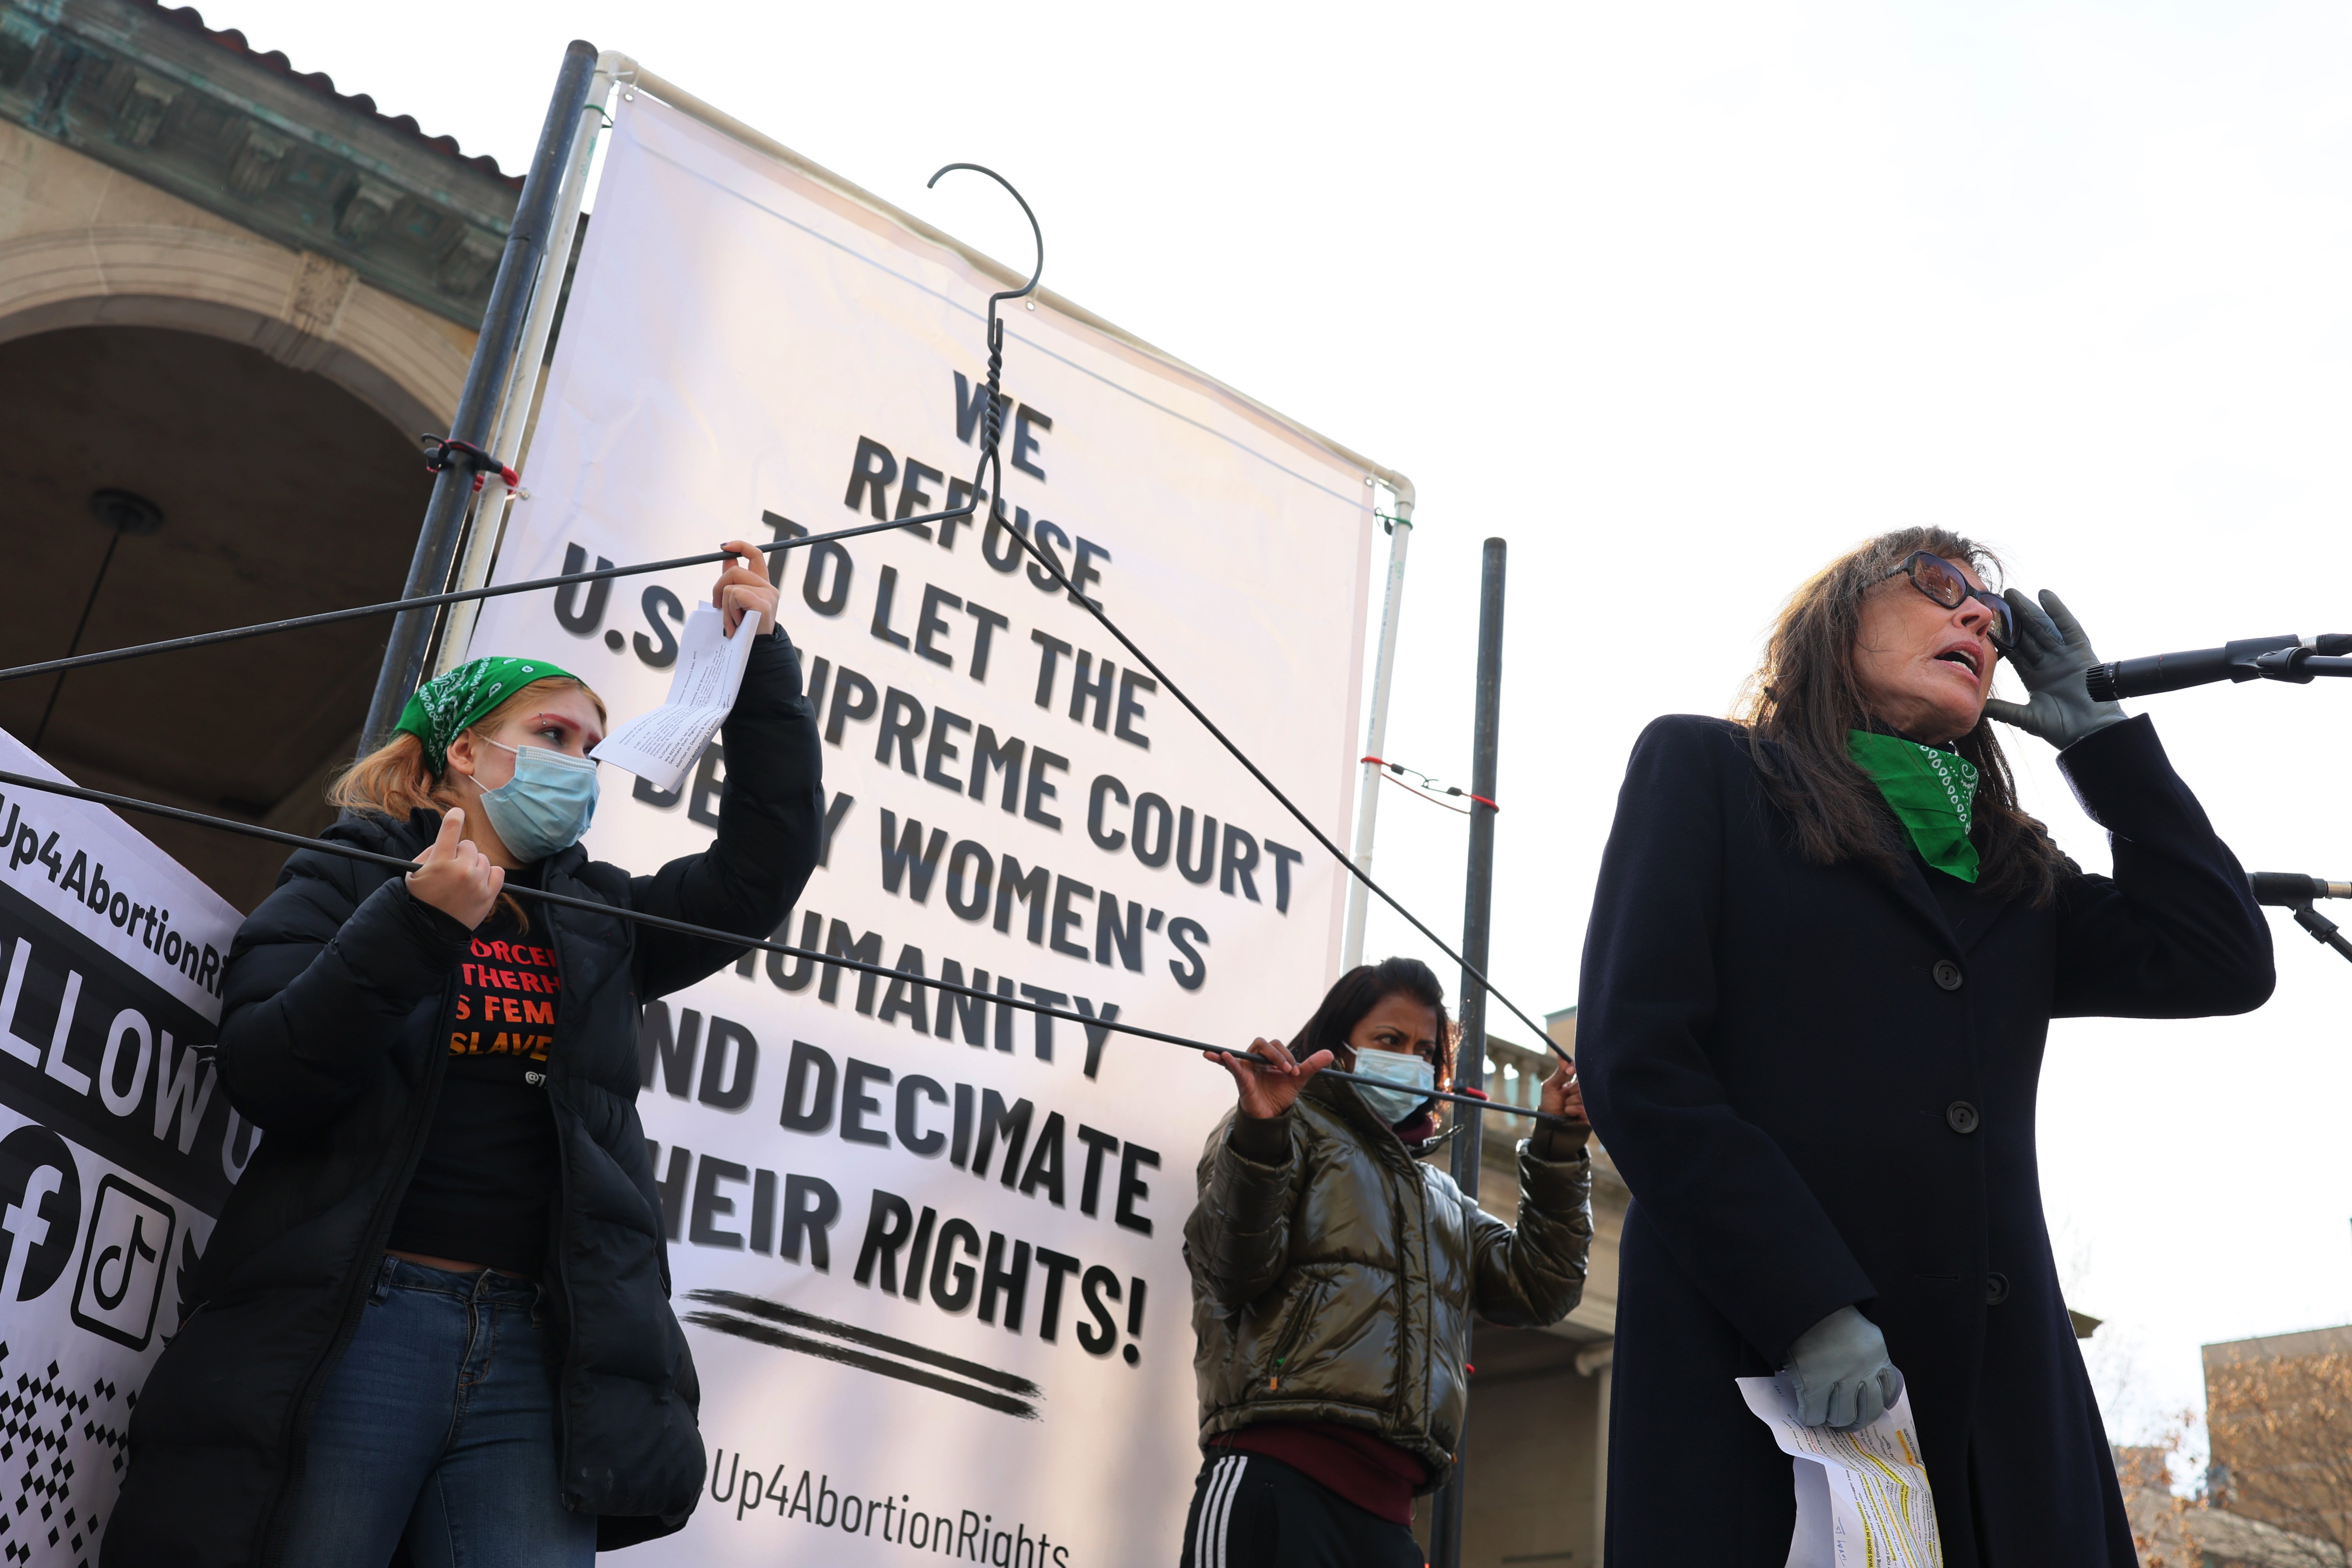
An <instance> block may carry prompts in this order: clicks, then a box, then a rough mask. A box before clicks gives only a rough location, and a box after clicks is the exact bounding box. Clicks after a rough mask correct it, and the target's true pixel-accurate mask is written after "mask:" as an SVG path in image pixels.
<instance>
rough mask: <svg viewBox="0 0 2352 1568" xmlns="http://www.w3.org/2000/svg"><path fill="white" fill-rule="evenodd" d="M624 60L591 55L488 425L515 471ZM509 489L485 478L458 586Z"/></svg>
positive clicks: (467, 614) (487, 561)
mask: <svg viewBox="0 0 2352 1568" xmlns="http://www.w3.org/2000/svg"><path fill="white" fill-rule="evenodd" d="M626 58H628V57H627V56H625V55H624V54H621V53H620V52H619V51H618V50H614V49H607V50H605V51H604V53H603V54H601V55H599V56H597V57H596V74H595V75H594V76H593V77H592V78H590V79H589V82H588V100H587V101H586V102H585V103H583V104H582V105H581V108H580V125H579V129H578V131H577V132H576V133H575V134H574V137H573V140H572V154H571V162H570V164H569V166H568V167H567V168H566V169H565V171H564V174H563V192H562V195H561V196H559V197H558V198H557V199H556V203H555V221H554V223H553V225H552V226H551V227H550V229H549V232H548V237H547V259H546V260H545V261H544V262H543V263H541V267H540V272H539V281H538V283H537V284H536V285H535V286H534V287H533V288H532V289H531V295H530V314H529V315H528V316H526V317H525V318H524V319H523V329H522V347H521V348H520V350H519V351H517V353H516V354H515V363H514V371H513V374H511V375H509V377H508V380H507V386H506V393H505V395H504V396H503V397H502V398H501V399H500V400H499V414H498V418H497V420H496V421H495V422H494V423H493V425H492V426H491V429H492V431H493V434H492V436H491V439H490V448H489V449H490V450H491V451H493V452H495V453H497V454H498V455H499V458H500V459H501V460H503V461H505V462H507V463H509V464H510V465H512V466H513V467H515V468H521V467H522V463H523V454H524V450H525V447H526V444H527V443H528V442H529V440H530V429H531V426H532V424H533V422H534V416H535V415H536V413H537V410H538V403H539V384H540V371H541V366H542V363H544V361H545V360H546V358H547V341H548V339H549V338H550V337H551V336H552V335H553V333H554V330H555V310H556V307H557V306H558V305H560V304H561V303H562V300H563V275H564V273H565V272H566V271H568V270H569V269H570V268H571V265H572V252H573V250H575V249H576V248H578V246H579V241H580V208H581V207H582V205H583V204H584V203H585V202H586V200H587V195H588V165H589V164H590V163H593V162H594V161H595V157H596V138H597V132H599V131H601V130H602V129H603V128H604V100H606V99H607V98H608V97H610V96H611V94H612V90H613V76H614V71H615V70H616V69H617V68H618V67H619V63H620V62H621V61H623V60H625V59H626ZM511 494H512V492H511V491H509V489H507V485H506V481H505V480H504V479H500V478H499V476H498V475H496V474H489V475H486V476H484V479H483V482H482V494H481V500H479V502H478V504H477V505H476V506H475V508H474V525H473V526H472V527H471V528H470V529H468V530H467V531H466V544H465V550H464V553H463V554H462V555H461V556H460V557H459V559H458V562H457V586H458V587H460V588H478V587H480V586H481V585H482V584H485V583H487V582H488V581H489V580H490V565H491V563H492V562H493V561H495V560H496V559H497V557H498V550H499V536H500V535H501V534H503V533H504V532H505V531H506V512H507V505H508V501H509V498H510V496H511ZM481 608H482V607H481V605H479V604H477V603H471V602H468V603H467V604H462V605H450V606H449V614H448V618H447V620H446V621H445V622H444V623H443V629H442V633H441V651H440V653H439V655H438V656H437V657H436V658H435V659H434V670H433V672H434V673H435V674H436V675H438V674H440V673H442V672H443V671H444V670H447V669H452V668H456V667H457V665H458V664H460V663H462V662H463V661H464V659H465V658H466V654H467V645H468V644H469V643H471V641H472V640H473V635H474V622H475V619H476V617H478V616H479V615H480V614H481Z"/></svg>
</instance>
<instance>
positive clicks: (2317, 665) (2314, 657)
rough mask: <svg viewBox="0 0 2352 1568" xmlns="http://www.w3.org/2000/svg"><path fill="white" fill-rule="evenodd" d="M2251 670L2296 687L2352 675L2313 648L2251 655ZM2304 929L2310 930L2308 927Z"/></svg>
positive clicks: (2343, 663) (2349, 666) (2330, 639)
mask: <svg viewBox="0 0 2352 1568" xmlns="http://www.w3.org/2000/svg"><path fill="white" fill-rule="evenodd" d="M2317 640H2318V642H2319V643H2320V645H2321V646H2322V647H2325V646H2326V645H2327V644H2329V643H2340V642H2343V641H2345V640H2346V639H2345V638H2344V637H2342V636H2341V634H2331V635H2330V636H2327V637H2321V638H2318V639H2317ZM2253 668H2254V674H2255V675H2256V676H2257V677H2259V678H2261V679H2264V680H2284V681H2288V682H2291V683H2292V684H2294V685H2296V686H2308V685H2310V684H2311V683H2312V681H2313V679H2315V678H2316V677H2318V676H2322V675H2336V676H2352V658H2336V657H2333V656H2332V655H2331V654H2324V653H2321V652H2320V651H2319V649H2318V648H2316V647H2281V648H2273V649H2272V650H2271V651H2270V652H2268V653H2264V654H2257V655H2255V656H2254V660H2253ZM2297 918H2300V917H2297ZM2323 923H2325V924H2326V926H2327V929H2328V930H2329V931H2334V930H2335V929H2336V926H2335V924H2334V922H2333V921H2323ZM2304 929H2305V930H2306V931H2311V930H2312V928H2310V927H2309V926H2305V928H2304ZM2312 934H2313V935H2315V936H2317V935H2318V934H2319V933H2318V932H2317V931H2312ZM2320 940H2321V941H2322V942H2325V941H2326V940H2327V939H2326V937H2324V936H2323V937H2320ZM2345 956H2346V957H2347V958H2352V952H2347V953H2346V954H2345Z"/></svg>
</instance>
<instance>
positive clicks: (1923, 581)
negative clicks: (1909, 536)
mask: <svg viewBox="0 0 2352 1568" xmlns="http://www.w3.org/2000/svg"><path fill="white" fill-rule="evenodd" d="M1887 575H1888V576H1890V577H1908V578H1910V579H1911V585H1912V586H1913V587H1914V588H1916V589H1918V590H1919V592H1921V593H1922V594H1925V595H1927V597H1929V598H1930V599H1933V600H1935V601H1936V603H1937V604H1939V605H1943V606H1944V608H1946V609H1948V610H1957V609H1958V608H1959V607H1960V606H1961V605H1965V604H1967V603H1968V602H1969V600H1970V599H1974V600H1975V601H1977V603H1979V604H1980V605H1984V606H1985V608H1987V609H1989V610H1990V611H1991V612H1992V628H1991V630H1992V640H1993V646H1994V647H2001V648H2006V647H2013V646H2014V645H2015V643H2016V641H2017V626H2016V624H2015V622H2014V621H2013V620H2012V619H2011V615H2010V608H2009V601H2008V600H2006V599H2004V598H2002V597H2001V596H2000V595H1999V594H1996V593H1994V592H1993V591H1992V590H1991V589H1990V588H1979V587H1977V586H1975V585H1974V584H1971V583H1969V579H1968V575H1967V574H1965V573H1963V572H1962V571H1961V570H1960V569H1959V568H1958V567H1957V566H1955V565H1953V564H1952V563H1950V562H1948V561H1947V560H1945V559H1944V558H1943V557H1942V556H1940V555H1935V554H1931V553H1929V552H1927V551H1925V550H1915V551H1913V552H1911V555H1910V558H1909V559H1907V560H1906V561H1905V562H1904V563H1903V564H1902V565H1900V566H1897V567H1896V568H1895V570H1894V571H1893V572H1890V573H1888V574H1887Z"/></svg>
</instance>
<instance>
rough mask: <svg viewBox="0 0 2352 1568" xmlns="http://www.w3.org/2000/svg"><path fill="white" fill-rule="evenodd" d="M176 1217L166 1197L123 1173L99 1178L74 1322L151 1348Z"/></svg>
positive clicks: (138, 1346)
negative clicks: (126, 1178)
mask: <svg viewBox="0 0 2352 1568" xmlns="http://www.w3.org/2000/svg"><path fill="white" fill-rule="evenodd" d="M177 1217H178V1216H177V1215H175V1214H174V1212H173V1208H172V1205H171V1204H170V1203H169V1202H168V1201H167V1200H165V1199H163V1198H160V1197H157V1196H156V1195H155V1194H152V1193H143V1192H141V1191H140V1190H139V1189H138V1188H137V1187H134V1186H132V1185H131V1184H130V1183H128V1182H126V1181H124V1180H122V1178H121V1177H120V1176H112V1175H109V1176H103V1177H100V1180H99V1184H98V1203H97V1205H96V1206H95V1207H94V1208H93V1210H92V1211H91V1214H90V1216H89V1243H88V1245H87V1246H85V1247H83V1248H82V1254H81V1279H80V1281H79V1283H78V1284H76V1285H75V1287H74V1299H73V1320H74V1321H75V1322H77V1323H79V1324H80V1325H81V1326H82V1327H83V1328H85V1329H88V1330H89V1331H90V1332H92V1333H94V1334H103V1335H105V1336H106V1337H107V1338H108V1339H110V1340H113V1341H115V1342H118V1343H120V1344H126V1345H129V1346H130V1347H131V1349H132V1350H134V1351H143V1350H145V1349H146V1348H147V1342H148V1340H149V1339H151V1338H152V1337H153V1335H154V1332H155V1314H156V1311H157V1310H158V1309H159V1308H161V1307H162V1305H163V1271H164V1269H165V1268H167V1267H168V1266H169V1265H170V1263H171V1261H172V1231H173V1226H174V1225H175V1224H176V1223H177Z"/></svg>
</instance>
